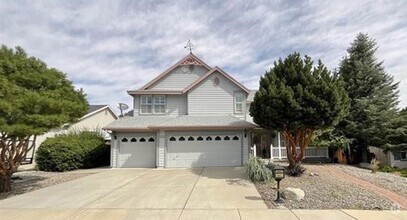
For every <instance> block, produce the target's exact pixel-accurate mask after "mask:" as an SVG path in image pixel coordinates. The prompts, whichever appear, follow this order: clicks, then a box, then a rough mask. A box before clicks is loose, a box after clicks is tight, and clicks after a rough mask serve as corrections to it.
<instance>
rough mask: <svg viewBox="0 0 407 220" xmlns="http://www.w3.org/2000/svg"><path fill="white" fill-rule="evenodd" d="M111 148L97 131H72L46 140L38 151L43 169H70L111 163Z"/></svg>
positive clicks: (39, 162) (37, 156) (37, 161)
mask: <svg viewBox="0 0 407 220" xmlns="http://www.w3.org/2000/svg"><path fill="white" fill-rule="evenodd" d="M109 158H110V149H109V147H107V146H106V145H105V142H104V140H103V137H102V136H101V135H100V134H99V133H97V132H89V131H84V132H72V133H68V134H63V135H58V136H56V137H54V138H48V139H47V140H45V141H44V142H43V143H42V144H41V145H40V147H39V148H38V150H37V152H36V158H35V160H36V163H37V167H38V169H39V170H43V171H59V172H63V171H69V170H75V169H83V168H93V167H98V166H104V165H108V164H109V160H110V159H109Z"/></svg>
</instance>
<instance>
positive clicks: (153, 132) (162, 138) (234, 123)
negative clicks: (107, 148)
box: [104, 53, 256, 167]
mask: <svg viewBox="0 0 407 220" xmlns="http://www.w3.org/2000/svg"><path fill="white" fill-rule="evenodd" d="M128 94H129V95H131V96H132V97H133V103H134V106H133V116H131V117H130V116H127V117H123V118H120V119H118V120H116V121H114V122H112V123H110V124H109V125H107V126H106V127H105V128H104V129H106V130H110V131H112V137H113V138H112V145H111V166H112V167H211V166H242V165H243V164H244V163H245V161H246V160H247V159H248V157H249V151H250V149H249V146H251V143H250V142H251V137H250V136H251V134H252V132H251V131H252V129H254V128H255V127H256V125H255V124H253V123H252V122H251V118H250V116H249V115H248V107H249V105H250V102H249V101H250V100H248V98H250V97H251V98H252V97H253V94H251V93H250V90H249V89H247V88H246V87H245V86H243V85H242V84H241V83H239V82H238V81H237V80H236V79H234V78H233V77H232V76H230V75H229V74H227V73H226V72H225V71H223V70H222V69H221V68H219V67H216V66H215V67H210V66H209V65H207V64H206V63H204V62H203V61H202V60H200V59H199V58H198V57H196V56H195V55H194V54H192V53H190V54H188V55H187V56H186V57H184V58H183V59H181V60H180V61H179V62H177V63H176V64H174V65H173V66H171V67H170V68H169V69H167V70H166V71H164V72H163V73H161V74H160V75H158V76H157V77H156V78H154V79H153V80H151V81H150V82H148V83H147V84H146V85H144V86H143V87H141V88H140V89H138V90H130V91H128Z"/></svg>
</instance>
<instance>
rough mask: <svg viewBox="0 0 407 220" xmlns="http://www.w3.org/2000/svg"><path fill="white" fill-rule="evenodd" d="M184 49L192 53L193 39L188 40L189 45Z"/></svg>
mask: <svg viewBox="0 0 407 220" xmlns="http://www.w3.org/2000/svg"><path fill="white" fill-rule="evenodd" d="M184 48H186V49H187V50H189V52H190V53H192V49H193V48H194V45H193V44H192V42H191V39H188V42H187V45H186V46H185V47H184Z"/></svg>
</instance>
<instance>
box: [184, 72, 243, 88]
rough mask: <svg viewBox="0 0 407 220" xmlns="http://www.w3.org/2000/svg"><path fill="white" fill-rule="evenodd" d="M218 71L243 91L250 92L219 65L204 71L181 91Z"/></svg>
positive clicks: (192, 86)
mask: <svg viewBox="0 0 407 220" xmlns="http://www.w3.org/2000/svg"><path fill="white" fill-rule="evenodd" d="M216 72H218V73H220V74H222V75H223V76H224V77H226V78H227V79H229V80H230V81H232V82H233V83H234V84H236V85H237V86H239V87H240V88H241V89H243V90H244V91H245V92H247V93H248V94H249V93H250V90H249V89H248V88H246V87H245V86H244V85H242V84H241V83H240V82H238V81H237V80H236V79H235V78H233V77H232V76H230V75H229V74H227V73H226V72H225V71H223V70H222V69H221V68H220V67H218V66H215V67H214V68H212V69H211V70H210V71H209V72H207V73H205V74H204V75H203V76H201V77H199V79H197V80H196V81H195V82H193V83H192V84H191V85H189V86H187V87H186V88H185V89H184V91H183V93H186V92H188V91H189V90H191V89H192V88H194V87H195V86H197V85H198V84H199V83H200V82H202V81H204V80H205V79H206V78H208V77H209V76H210V75H212V74H213V73H216Z"/></svg>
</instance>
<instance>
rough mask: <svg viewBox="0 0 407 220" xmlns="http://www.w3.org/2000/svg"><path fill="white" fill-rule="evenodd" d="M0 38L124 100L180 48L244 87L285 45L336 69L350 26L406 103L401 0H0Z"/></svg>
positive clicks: (101, 99) (406, 38) (91, 94)
mask: <svg viewBox="0 0 407 220" xmlns="http://www.w3.org/2000/svg"><path fill="white" fill-rule="evenodd" d="M0 14H1V15H2V16H1V17H2V19H0V43H2V44H6V45H7V46H10V47H13V46H15V45H20V46H22V47H23V48H25V49H26V50H27V52H28V53H29V54H30V55H33V56H37V57H39V58H41V59H42V60H44V61H45V62H46V63H47V64H49V65H50V66H52V67H55V68H57V69H60V70H62V71H63V72H66V73H67V74H68V77H69V78H70V79H71V80H72V81H73V82H74V84H75V85H76V86H77V87H78V88H79V87H82V88H84V90H85V92H86V93H87V94H88V98H89V101H90V102H91V103H108V104H110V105H112V106H114V105H115V103H117V102H126V103H128V104H130V103H131V101H132V100H131V97H130V96H128V95H127V94H126V91H127V90H129V89H135V88H139V87H141V86H142V85H143V84H144V83H146V82H147V81H149V80H150V79H152V78H153V77H155V76H156V75H157V74H159V73H161V72H162V71H164V70H165V69H166V68H168V67H169V66H170V65H171V64H173V63H174V62H176V61H177V60H179V59H181V58H182V57H183V56H185V55H186V54H187V53H188V52H187V51H186V50H185V49H184V48H183V46H184V45H185V43H186V41H187V39H190V38H191V39H192V40H193V44H194V45H195V49H194V53H195V54H196V55H198V56H199V57H201V58H202V59H203V60H204V61H205V62H207V63H208V64H209V65H212V66H215V65H217V66H220V67H221V68H223V69H225V70H226V71H228V72H229V73H230V74H232V75H234V76H235V77H236V78H237V79H239V80H241V81H242V82H243V83H244V84H245V85H246V86H247V87H249V88H252V89H254V88H257V86H258V80H259V78H260V75H263V74H264V72H265V70H267V69H269V68H270V66H271V65H272V63H273V61H274V60H276V59H278V58H279V57H284V56H286V55H287V54H289V53H291V52H293V51H299V52H301V53H302V54H308V55H310V56H311V57H313V58H315V59H322V61H323V62H324V63H325V64H326V65H327V66H328V67H329V68H330V69H333V68H335V67H336V66H337V65H338V63H339V61H340V59H341V57H343V56H344V55H345V54H346V48H347V47H348V46H349V44H350V42H352V40H353V38H354V37H355V35H356V34H357V33H358V32H367V33H369V34H370V35H371V36H372V37H374V38H376V40H377V43H378V45H379V49H378V51H377V57H378V58H379V59H380V60H384V65H385V66H386V70H387V71H388V73H389V74H392V75H394V77H395V79H396V80H397V81H401V83H400V97H401V106H403V107H404V106H407V29H406V28H405V27H406V26H407V2H405V1H296V2H293V1H279V2H267V1H266V2H263V1H259V2H254V3H253V2H246V1H242V2H236V1H214V2H210V3H206V4H203V3H202V2H200V1H187V0H185V1H176V2H174V1H163V2H158V1H63V2H58V1H57V2H55V1H2V2H0Z"/></svg>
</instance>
